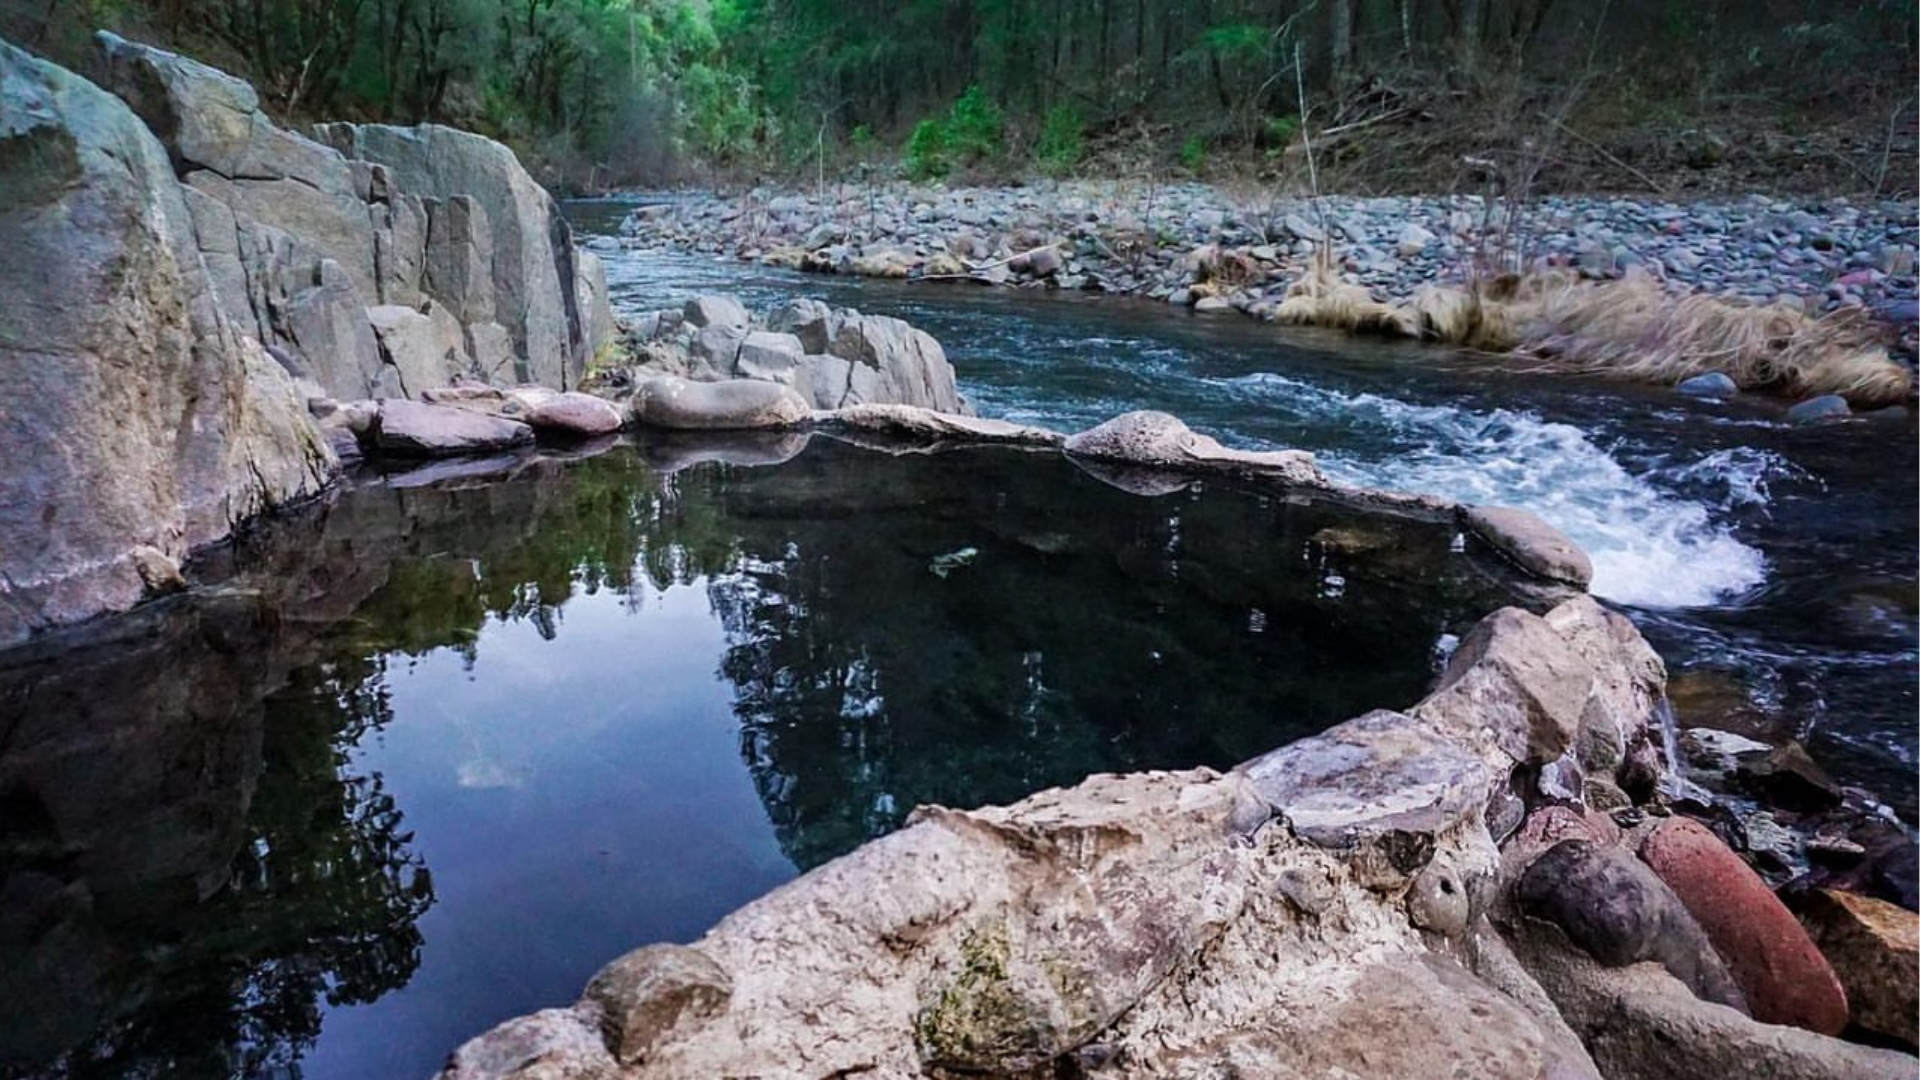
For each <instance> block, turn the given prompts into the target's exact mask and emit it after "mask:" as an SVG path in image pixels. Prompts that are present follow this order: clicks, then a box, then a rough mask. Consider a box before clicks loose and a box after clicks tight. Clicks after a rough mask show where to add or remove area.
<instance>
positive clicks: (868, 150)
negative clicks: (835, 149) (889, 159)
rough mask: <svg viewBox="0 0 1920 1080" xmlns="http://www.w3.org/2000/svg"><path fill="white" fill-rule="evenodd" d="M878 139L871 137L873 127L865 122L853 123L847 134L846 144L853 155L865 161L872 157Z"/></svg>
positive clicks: (877, 144)
mask: <svg viewBox="0 0 1920 1080" xmlns="http://www.w3.org/2000/svg"><path fill="white" fill-rule="evenodd" d="M879 145H880V144H879V140H877V139H875V138H874V137H873V129H872V128H870V127H868V126H867V125H865V124H855V125H854V126H853V130H852V131H851V132H849V133H848V134H847V146H848V147H850V148H851V149H852V150H853V156H854V157H856V158H858V159H859V160H861V161H863V162H865V161H870V160H872V158H873V152H874V150H875V149H876V148H877V147H878V146H879Z"/></svg>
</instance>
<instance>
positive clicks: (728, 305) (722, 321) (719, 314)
mask: <svg viewBox="0 0 1920 1080" xmlns="http://www.w3.org/2000/svg"><path fill="white" fill-rule="evenodd" d="M682 317H683V318H685V319H686V322H687V325H688V326H691V327H694V328H695V329H699V328H701V327H705V326H719V327H725V328H727V329H729V330H745V329H746V328H747V324H748V322H750V321H751V320H750V319H749V317H748V315H747V309H746V308H744V307H742V306H741V305H740V301H738V300H735V299H734V298H733V297H731V296H696V297H694V298H693V299H691V300H689V301H687V303H686V307H685V308H684V309H682Z"/></svg>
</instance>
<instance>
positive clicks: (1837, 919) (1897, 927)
mask: <svg viewBox="0 0 1920 1080" xmlns="http://www.w3.org/2000/svg"><path fill="white" fill-rule="evenodd" d="M1787 895H1788V898H1789V903H1790V904H1791V905H1792V907H1793V910H1794V913H1795V914H1797V915H1798V916H1799V917H1800V923H1801V925H1802V926H1805V927H1806V928H1807V932H1808V934H1809V935H1810V936H1811V937H1812V938H1813V941H1814V944H1816V945H1818V946H1819V947H1820V953H1821V955H1823V956H1825V957H1826V958H1827V962H1828V963H1830V964H1832V965H1833V970H1834V972H1835V973H1836V974H1837V975H1839V977H1840V985H1841V986H1843V987H1845V988H1846V991H1847V1004H1848V1005H1849V1006H1850V1007H1851V1009H1852V1014H1853V1022H1854V1023H1855V1024H1857V1025H1859V1026H1860V1027H1861V1028H1864V1029H1865V1030H1867V1031H1871V1032H1873V1033H1874V1034H1876V1035H1882V1036H1885V1037H1887V1038H1890V1039H1895V1040H1898V1041H1899V1042H1901V1043H1904V1044H1906V1045H1907V1046H1909V1047H1912V1046H1914V1045H1916V1044H1917V1043H1920V1038H1917V1037H1916V1031H1915V1026H1916V1024H1920V996H1917V995H1916V992H1915V988H1916V987H1920V915H1915V914H1914V913H1913V912H1911V911H1908V910H1906V909H1905V908H1901V907H1896V906H1894V905H1893V904H1889V903H1887V902H1886V901H1884V900H1876V899H1874V898H1873V897H1871V896H1861V895H1859V894H1858V893H1850V892H1841V891H1839V890H1836V889H1808V890H1804V891H1799V892H1792V893H1789V894H1787Z"/></svg>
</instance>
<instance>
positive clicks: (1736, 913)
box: [1640, 817, 1847, 1035]
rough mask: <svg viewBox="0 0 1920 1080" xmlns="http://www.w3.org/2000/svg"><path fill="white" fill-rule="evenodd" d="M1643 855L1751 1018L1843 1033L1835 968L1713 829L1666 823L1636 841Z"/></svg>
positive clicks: (1842, 996)
mask: <svg viewBox="0 0 1920 1080" xmlns="http://www.w3.org/2000/svg"><path fill="white" fill-rule="evenodd" d="M1640 857H1641V858H1642V859H1645V860H1646V862H1647V865H1648V866H1651V867H1652V868H1653V872H1654V873H1656V874H1658V875H1660V880H1662V881H1664V882H1666V883H1667V887H1668V888H1671V889H1672V890H1673V891H1674V894H1675V895H1677V896H1679V897H1680V900H1681V902H1682V903H1684V904H1685V905H1686V906H1687V911H1688V912H1689V913H1690V914H1692V915H1693V917H1694V920H1695V921H1697V922H1698V923H1699V924H1700V926H1701V928H1702V929H1704V930H1706V932H1707V938H1708V939H1709V940H1711V941H1712V942H1713V946H1714V948H1715V949H1716V950H1718V951H1719V953H1720V955H1721V957H1722V958H1723V959H1724V960H1726V962H1727V967H1728V968H1729V969H1731V970H1732V972H1733V977H1734V979H1735V980H1736V981H1738V982H1739V984H1740V988H1741V990H1742V991H1744V992H1745V994H1746V996H1747V1004H1748V1006H1749V1007H1750V1008H1751V1009H1752V1010H1753V1018H1754V1019H1755V1020H1759V1021H1761V1022H1762V1023H1768V1024H1787V1025H1791V1026H1793V1027H1798V1028H1805V1029H1807V1030H1808V1031H1815V1032H1819V1033H1820V1034H1822V1035H1838V1034H1839V1033H1840V1032H1841V1031H1842V1030H1843V1029H1845V1028H1846V1026H1847V995H1846V992H1845V991H1844V990H1842V989H1841V988H1840V980H1839V978H1838V977H1837V976H1836V975H1835V974H1834V972H1833V968H1832V966H1830V965H1829V964H1828V963H1827V961H1826V958H1825V957H1823V956H1821V955H1820V950H1819V949H1817V948H1815V947H1814V944H1813V940H1812V939H1811V938H1809V937H1808V936H1807V932H1806V931H1805V930H1804V929H1802V928H1801V926H1800V924H1799V922H1797V921H1796V920H1795V919H1794V917H1793V915H1792V913H1791V912H1789V911H1788V910H1787V909H1786V906H1785V905H1784V904H1782V903H1781V902H1780V901H1779V900H1778V899H1777V898H1776V897H1775V896H1774V895H1773V890H1771V889H1769V888H1767V884H1766V882H1764V881H1761V880H1760V877H1759V875H1757V874H1755V873H1754V872H1753V870H1752V869H1751V868H1749V867H1748V866H1747V864H1746V863H1745V862H1743V861H1741V859H1740V856H1738V855H1735V854H1734V853H1733V852H1732V851H1731V850H1730V849H1728V847H1727V846H1726V845H1725V844H1723V843H1721V842H1720V838H1719V837H1717V836H1715V835H1713V832H1712V831H1711V830H1709V829H1708V828H1707V827H1706V826H1704V825H1702V824H1700V823H1699V822H1697V821H1693V820H1690V819H1688V818H1682V817H1675V818H1669V819H1667V820H1666V821H1663V822H1661V823H1660V825H1659V826H1658V827H1656V828H1655V829H1654V830H1653V831H1652V832H1651V833H1649V834H1648V835H1647V838H1646V840H1645V841H1643V842H1642V843H1641V845H1640Z"/></svg>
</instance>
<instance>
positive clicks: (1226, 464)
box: [1065, 411, 1327, 486]
mask: <svg viewBox="0 0 1920 1080" xmlns="http://www.w3.org/2000/svg"><path fill="white" fill-rule="evenodd" d="M1065 446H1066V450H1067V453H1069V454H1073V455H1075V456H1079V457H1087V458H1094V459H1098V460H1105V461H1118V462H1124V463H1127V464H1133V465H1149V466H1162V467H1169V468H1194V467H1215V468H1224V469H1227V470H1231V471H1242V470H1243V471H1246V472H1252V473H1256V474H1259V475H1262V476H1270V477H1274V478H1276V479H1279V480H1283V481H1286V482H1289V483H1297V484H1306V485H1313V486H1326V483H1327V481H1326V478H1325V477H1323V476H1322V475H1321V474H1320V470H1319V468H1318V467H1317V466H1315V465H1314V463H1313V455H1312V454H1309V453H1307V452H1306V451H1304V450H1275V451H1266V452H1255V451H1249V450H1230V449H1228V448H1227V447H1224V446H1221V445H1220V444H1219V443H1218V442H1216V441H1215V440H1214V439H1212V438H1210V437H1208V436H1206V435H1202V434H1200V433H1198V432H1196V431H1193V430H1192V429H1191V428H1188V427H1187V425H1186V424H1185V423H1184V422H1182V421H1181V420H1180V418H1179V417H1176V416H1172V415H1169V414H1167V413H1163V412H1152V411H1141V412H1130V413H1123V414H1121V415H1119V416H1116V417H1114V418H1113V419H1111V420H1108V421H1106V422H1105V423H1103V424H1100V425H1098V426H1096V427H1092V428H1088V429H1087V430H1086V431H1082V432H1080V433H1078V434H1076V435H1072V436H1069V437H1068V438H1067V441H1066V443H1065Z"/></svg>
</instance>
